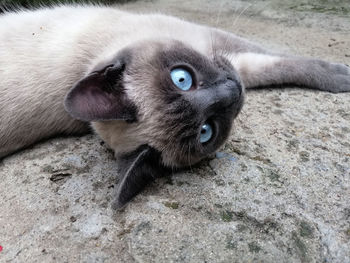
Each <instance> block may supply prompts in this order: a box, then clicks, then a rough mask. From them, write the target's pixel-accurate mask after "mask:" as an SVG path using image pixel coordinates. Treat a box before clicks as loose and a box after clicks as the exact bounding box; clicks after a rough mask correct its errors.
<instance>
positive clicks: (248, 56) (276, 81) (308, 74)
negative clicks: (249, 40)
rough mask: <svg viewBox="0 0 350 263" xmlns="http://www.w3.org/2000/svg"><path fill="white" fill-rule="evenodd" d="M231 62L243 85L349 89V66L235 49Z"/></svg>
mask: <svg viewBox="0 0 350 263" xmlns="http://www.w3.org/2000/svg"><path fill="white" fill-rule="evenodd" d="M231 62H232V64H233V66H234V67H235V68H236V70H237V71H238V72H239V75H240V77H241V79H242V82H243V83H244V85H245V86H246V87H247V88H251V87H261V86H270V85H283V84H293V85H298V86H303V87H308V88H312V89H319V90H323V91H329V92H334V93H338V92H349V91H350V68H349V67H348V66H346V65H343V64H337V63H329V62H326V61H323V60H318V59H307V58H302V57H285V56H275V55H267V54H258V53H239V54H233V55H232V56H231Z"/></svg>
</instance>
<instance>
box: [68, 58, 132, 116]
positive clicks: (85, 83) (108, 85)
mask: <svg viewBox="0 0 350 263" xmlns="http://www.w3.org/2000/svg"><path fill="white" fill-rule="evenodd" d="M124 71H125V62H123V60H121V59H117V60H115V61H113V63H112V64H108V65H104V66H102V67H100V68H99V69H98V70H95V71H93V72H92V73H91V74H89V75H88V76H87V77H85V78H83V79H81V80H80V81H79V82H78V83H76V84H75V86H74V87H73V88H72V89H71V90H70V91H69V92H68V94H67V95H66V98H65V101H64V106H65V109H66V111H67V112H68V113H69V114H70V115H71V116H72V117H73V118H75V119H79V120H82V121H103V120H126V121H135V120H136V117H137V109H136V106H135V104H134V103H133V102H132V101H131V100H130V99H129V98H128V97H127V94H126V92H125V90H124V84H123V74H124Z"/></svg>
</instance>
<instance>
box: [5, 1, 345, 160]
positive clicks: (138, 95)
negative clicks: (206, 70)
mask: <svg viewBox="0 0 350 263" xmlns="http://www.w3.org/2000/svg"><path fill="white" fill-rule="evenodd" d="M167 40H170V42H172V41H173V40H177V41H181V42H182V43H183V44H184V45H187V46H189V47H191V48H193V49H195V50H196V51H197V52H199V53H201V54H203V55H205V56H208V57H212V56H213V55H214V53H219V54H220V55H223V56H226V57H227V58H229V59H231V62H232V64H233V66H234V67H236V69H237V70H238V72H239V74H240V76H241V79H242V81H243V84H245V85H246V86H247V87H250V86H257V85H266V84H267V85H268V84H276V83H277V84H278V83H283V82H284V81H287V82H288V83H289V82H290V81H289V80H294V79H298V80H300V79H302V80H303V81H301V80H300V83H297V84H301V85H303V84H307V85H309V84H310V86H316V88H317V86H319V87H320V88H321V89H324V90H331V91H334V92H338V91H347V90H350V88H349V85H348V83H350V80H349V75H350V71H348V72H347V71H346V70H347V69H344V68H342V67H341V66H339V65H338V64H329V63H326V64H324V63H325V62H315V61H311V62H310V61H306V60H305V61H304V62H303V63H304V64H302V63H301V65H302V66H304V67H305V69H308V70H310V71H311V70H313V69H314V72H311V73H310V74H307V78H305V79H303V77H302V74H303V73H304V72H303V70H301V71H300V70H299V71H298V63H299V62H300V61H299V60H296V59H294V58H293V59H289V60H288V59H286V58H285V57H280V56H277V55H273V54H272V53H269V52H267V51H266V50H264V49H263V48H260V47H259V46H257V45H255V44H252V43H250V42H249V41H246V40H244V39H241V38H239V37H236V36H234V35H232V34H229V33H226V32H223V31H219V30H217V29H213V28H209V27H206V26H201V25H196V24H193V23H190V22H186V21H183V20H180V19H177V18H173V17H169V16H164V15H136V14H130V13H127V12H122V11H120V10H117V9H115V8H107V7H97V6H85V7H83V6H75V7H73V6H62V7H56V8H47V9H41V10H37V11H34V12H33V11H18V12H16V13H8V14H4V15H1V16H0V158H1V157H3V156H6V155H8V154H10V153H12V152H14V151H16V150H17V149H20V148H23V147H25V146H27V145H30V144H32V143H34V142H36V141H38V140H40V139H42V138H47V137H50V136H53V135H56V134H59V133H62V134H71V133H83V132H86V131H88V125H87V124H85V123H82V122H80V121H77V120H73V119H72V118H71V117H70V116H69V115H68V114H67V113H66V112H65V110H64V106H63V100H64V97H65V95H66V93H67V92H68V90H69V89H70V88H71V87H72V86H73V85H74V83H76V82H77V81H78V80H79V79H81V78H83V77H84V76H86V75H87V74H88V73H89V72H90V71H91V70H92V69H93V68H94V67H95V66H96V65H98V64H99V63H103V62H106V61H109V60H110V59H111V58H113V57H114V56H115V55H116V53H118V51H120V50H121V49H123V48H124V47H127V46H130V45H134V44H137V43H145V44H144V45H142V44H139V46H138V49H137V50H138V52H139V53H140V65H143V67H147V58H148V57H149V56H151V54H152V52H157V48H156V47H155V46H153V45H152V44H150V45H149V46H148V45H147V43H151V42H152V41H160V42H164V43H167ZM165 45H166V44H165ZM143 60H145V61H143ZM309 63H311V64H312V65H313V67H312V66H311V67H310V66H309ZM275 65H278V67H279V68H277V70H275V69H274V66H275ZM332 65H334V66H332ZM149 66H151V65H149ZM329 67H330V68H329ZM338 67H339V70H338ZM145 70H146V69H145ZM265 71H266V72H267V73H266V72H265ZM287 71H288V72H291V73H286V72H287ZM327 72H333V73H332V74H334V76H335V74H337V75H339V74H338V73H339V72H342V73H341V74H343V75H342V78H337V79H336V78H333V77H332V76H330V77H324V78H323V79H319V78H320V77H319V76H327ZM344 72H345V73H344ZM151 73H152V72H151ZM153 73H154V74H156V72H153ZM255 73H256V75H254V74H255ZM141 77H142V76H141ZM125 78H126V83H127V85H126V90H127V93H128V96H129V97H130V98H132V100H133V101H134V102H135V103H136V105H137V106H138V107H139V108H140V109H141V115H142V116H141V120H140V123H141V124H140V123H139V124H125V123H124V122H122V121H109V122H98V123H92V126H93V128H94V129H95V130H96V132H97V133H98V134H99V135H100V136H101V137H102V138H103V139H104V140H105V141H106V142H107V143H108V144H109V145H110V146H111V147H112V148H113V149H114V150H115V152H116V153H117V154H119V153H124V152H128V151H131V150H133V149H135V148H136V147H137V146H139V145H140V144H143V143H150V144H153V145H155V146H156V147H157V149H159V150H164V151H165V153H164V155H163V158H164V160H163V161H164V162H165V163H167V164H172V154H173V153H171V152H169V150H168V152H166V148H167V146H166V145H156V144H159V142H157V136H158V135H160V133H161V131H157V130H156V127H157V125H156V122H157V121H159V120H160V119H161V115H159V114H160V113H158V114H156V113H155V111H154V110H152V109H153V107H154V104H155V103H157V102H156V101H155V100H152V98H150V99H148V98H146V96H148V97H150V93H149V91H144V90H143V89H142V88H143V87H144V86H146V84H147V81H148V80H147V79H144V80H143V79H133V78H132V77H130V76H126V77H125ZM292 82H293V81H292ZM148 84H150V83H148ZM333 84H334V85H333ZM329 85H333V86H335V87H340V88H339V90H337V89H336V88H333V86H332V87H331V88H329V89H327V87H328V86H329ZM146 122H147V123H146Z"/></svg>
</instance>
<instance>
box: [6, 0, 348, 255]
mask: <svg viewBox="0 0 350 263" xmlns="http://www.w3.org/2000/svg"><path fill="white" fill-rule="evenodd" d="M228 2H229V3H228ZM249 2H250V3H251V6H250V7H249V8H248V6H249V5H250V4H249ZM299 2H303V4H302V5H299V6H298V4H297V3H298V1H294V2H293V3H295V4H294V8H293V7H292V8H290V7H289V6H288V5H287V4H286V5H283V4H281V3H283V2H281V1H262V2H258V1H212V3H210V1H199V0H197V1H192V2H190V3H188V1H175V0H172V1H152V2H148V1H146V2H137V3H133V4H128V5H125V6H123V8H126V9H128V10H139V11H146V10H148V11H149V10H152V11H154V9H156V10H160V11H165V12H167V13H171V14H175V15H178V16H182V17H185V18H187V19H190V20H193V21H197V22H200V23H206V24H210V25H213V26H217V27H221V28H223V29H226V30H230V31H233V32H236V33H238V34H239V35H241V36H245V37H248V38H250V39H253V40H256V41H259V42H260V43H263V44H264V45H265V46H268V47H273V48H278V49H280V50H284V51H289V52H292V53H296V54H300V55H311V56H316V57H320V58H324V59H328V60H334V61H337V62H344V63H348V64H349V63H350V50H349V46H350V34H349V28H350V26H349V24H350V22H349V21H350V19H349V14H348V13H347V12H346V10H348V9H346V8H349V7H348V6H347V5H346V1H337V2H338V4H337V5H333V6H332V5H331V1H320V3H321V4H319V5H321V7H322V8H321V9H320V7H319V6H318V7H317V6H316V7H315V6H312V5H311V4H309V2H311V1H306V0H304V1H299ZM288 3H289V5H290V3H291V2H288ZM342 4H343V6H344V9H341V10H343V11H344V10H345V11H344V12H343V11H339V6H340V7H341V5H342ZM303 6H304V7H305V8H302V7H303ZM333 7H334V8H335V9H334V8H333ZM247 8H248V9H247ZM198 10H199V11H198ZM242 13H243V14H242ZM240 14H242V15H240ZM239 15H240V17H239V18H237V17H238V16H239ZM116 168H117V167H116V164H115V161H114V159H113V155H112V153H111V152H110V151H109V150H108V149H106V147H105V146H104V145H103V143H101V140H100V139H98V138H97V137H96V136H93V135H90V136H85V137H82V138H64V139H63V138H58V139H53V140H50V141H48V142H45V143H42V144H39V145H36V146H35V147H33V148H32V149H27V150H25V151H22V152H20V153H18V154H16V155H13V156H12V157H9V158H6V159H4V160H3V161H2V162H0V191H1V193H0V246H2V247H3V250H2V251H0V262H350V205H349V204H350V94H338V95H334V94H328V93H323V92H317V91H310V90H300V89H297V88H286V89H276V90H272V89H268V90H253V91H250V92H249V93H248V96H247V102H246V105H245V107H244V109H243V112H242V114H241V115H240V117H239V118H238V120H237V121H236V123H235V127H234V129H233V131H232V135H231V137H230V140H229V141H228V142H227V143H226V145H225V146H224V147H223V149H221V150H220V153H219V154H217V157H216V158H215V159H213V160H210V161H206V162H204V163H202V164H201V165H200V166H198V167H194V168H193V169H192V170H191V171H188V172H185V173H182V174H176V175H173V176H172V177H170V178H164V179H161V180H158V181H157V182H156V183H154V184H153V185H152V186H150V187H149V188H147V190H146V191H144V192H143V193H142V194H141V195H139V196H138V197H137V198H136V199H135V200H134V201H133V202H132V203H131V204H130V205H129V206H128V207H127V208H126V209H125V210H124V211H123V212H119V213H115V212H113V211H112V210H111V209H110V200H111V198H112V194H113V187H114V183H115V180H116V179H115V178H116V176H117V174H116V172H115V171H116Z"/></svg>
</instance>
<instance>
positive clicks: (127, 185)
mask: <svg viewBox="0 0 350 263" xmlns="http://www.w3.org/2000/svg"><path fill="white" fill-rule="evenodd" d="M160 158H161V155H160V152H158V151H157V150H155V149H153V148H152V147H150V146H148V145H142V146H140V147H139V148H138V149H137V150H136V151H134V152H132V153H130V154H127V155H124V156H123V157H122V158H120V159H119V161H118V165H119V170H120V171H119V173H120V176H121V179H120V181H119V184H118V188H117V193H116V195H117V196H116V198H115V200H114V202H113V204H112V207H113V209H118V210H119V209H121V208H123V207H124V206H125V205H126V204H127V202H129V201H130V200H131V199H132V198H134V197H135V196H136V195H137V194H138V193H139V192H141V191H142V190H143V189H144V188H145V186H146V185H147V184H149V183H150V182H152V181H153V180H154V179H155V178H159V177H162V176H166V175H168V174H169V172H170V169H169V168H166V167H164V166H163V165H162V164H161V160H160Z"/></svg>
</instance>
